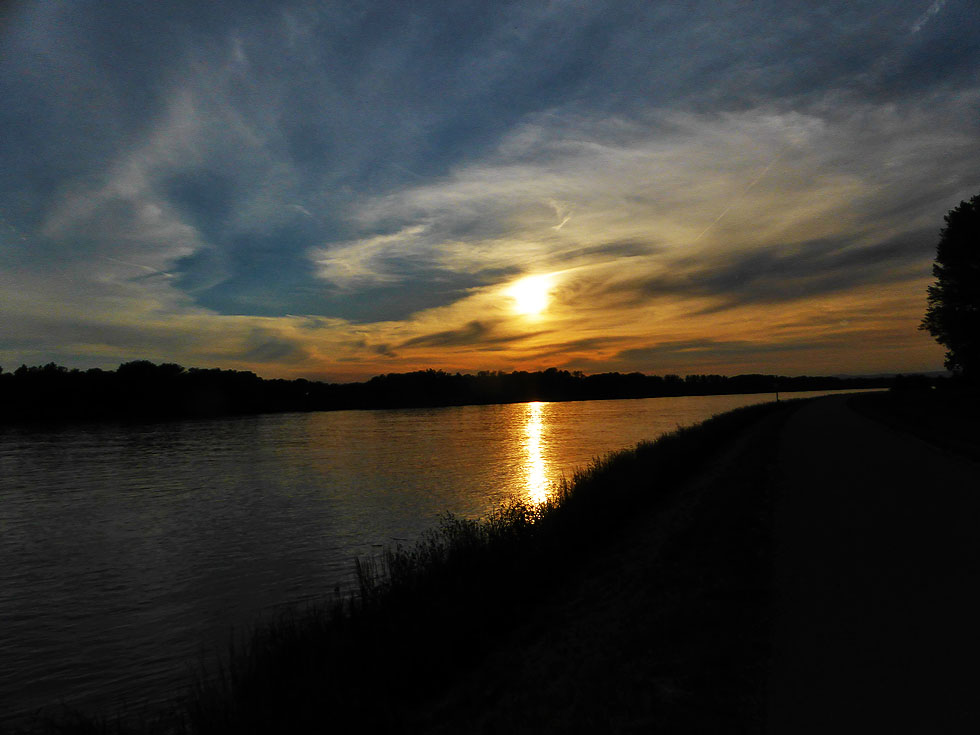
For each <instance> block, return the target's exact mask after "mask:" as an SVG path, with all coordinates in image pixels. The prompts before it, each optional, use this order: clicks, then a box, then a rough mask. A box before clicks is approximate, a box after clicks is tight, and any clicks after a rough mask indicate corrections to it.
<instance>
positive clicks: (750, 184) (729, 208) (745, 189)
mask: <svg viewBox="0 0 980 735" xmlns="http://www.w3.org/2000/svg"><path fill="white" fill-rule="evenodd" d="M782 155H783V151H779V153H777V154H776V155H775V157H774V158H773V159H772V160H771V161H770V162H769V163H768V164H766V167H765V168H764V169H762V171H760V172H759V175H758V176H756V177H755V178H754V179H752V181H750V182H749V184H748V186H746V187H745V188H744V189H742V193H741V194H739V195H738V197H737V198H736V199H735V200H734V201H733V202H732V203H731V204H729V205H728V206H727V207H725V209H724V210H723V211H722V213H721V214H719V215H718V216H717V217H715V221H714V222H712V223H711V224H710V225H708V226H707V227H705V228H704V229H703V230H701V234H700V235H698V236H697V237H695V238H694V240H693V242H697V241H698V240H700V239H701V238H702V237H704V235H705V233H706V232H707V231H708V230H710V229H711V228H712V227H714V226H715V225H716V224H718V223H719V222H721V218H722V217H724V216H725V215H726V214H728V213H729V212H730V211H731V209H732V207H734V206H735V205H736V204H738V202H739V200H740V199H741V198H742V197H744V196H745V195H746V194H748V193H749V190H750V189H751V188H752V187H753V186H755V185H756V184H758V183H759V181H761V180H762V177H763V176H765V175H766V174H767V173H769V169H771V168H772V166H773V164H774V163H776V161H778V160H779V159H780V157H781V156H782Z"/></svg>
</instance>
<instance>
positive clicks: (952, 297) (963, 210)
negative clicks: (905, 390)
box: [919, 194, 980, 378]
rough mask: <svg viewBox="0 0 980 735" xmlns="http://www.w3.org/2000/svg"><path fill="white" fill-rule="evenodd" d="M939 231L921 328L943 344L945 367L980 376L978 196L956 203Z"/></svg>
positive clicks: (979, 218) (979, 197) (979, 216)
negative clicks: (932, 278)
mask: <svg viewBox="0 0 980 735" xmlns="http://www.w3.org/2000/svg"><path fill="white" fill-rule="evenodd" d="M945 220H946V226H945V227H944V228H943V229H942V230H940V231H939V245H938V246H937V247H936V262H935V264H934V265H933V266H932V274H933V275H934V276H935V277H936V282H935V284H933V285H932V286H930V287H929V307H928V308H927V309H926V315H925V317H924V318H923V319H922V324H920V325H919V329H924V330H927V331H928V332H929V333H930V334H931V335H932V336H933V337H935V338H936V341H937V342H938V343H939V344H941V345H942V346H943V347H945V348H946V368H947V369H948V370H953V371H955V372H960V373H962V374H963V375H964V376H966V377H970V378H976V377H977V376H978V374H980V194H978V195H977V196H975V197H973V198H972V199H971V200H970V201H969V202H960V204H959V206H958V207H956V208H954V209H951V210H950V211H949V212H948V213H947V214H946V217H945Z"/></svg>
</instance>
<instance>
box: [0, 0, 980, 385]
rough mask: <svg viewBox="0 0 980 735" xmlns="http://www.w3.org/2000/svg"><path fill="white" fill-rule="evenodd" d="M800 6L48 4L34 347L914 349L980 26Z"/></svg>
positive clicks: (467, 356)
mask: <svg viewBox="0 0 980 735" xmlns="http://www.w3.org/2000/svg"><path fill="white" fill-rule="evenodd" d="M784 5H785V4H783V3H777V2H775V0H772V1H771V2H769V1H768V0H764V1H763V2H760V3H753V4H750V5H748V6H747V5H745V4H743V3H735V2H730V3H729V2H715V1H713V0H712V1H711V2H695V3H691V4H688V5H685V7H684V8H683V9H681V8H679V7H673V6H670V5H664V4H655V3H640V4H623V3H618V2H608V3H606V2H597V3H590V4H588V5H587V6H583V5H581V4H574V3H573V4H569V3H562V2H556V3H549V4H547V5H544V4H541V5H539V4H527V3H519V2H517V3H503V4H494V5H492V6H488V5H487V4H485V3H469V2H460V3H454V4H453V5H452V7H451V8H447V7H446V6H445V4H443V3H427V2H421V3H413V4H412V5H411V6H408V5H406V4H403V3H374V4H368V5H366V6H361V5H356V4H355V5H350V4H335V5H323V4H318V5H317V4H314V5H309V4H306V3H286V4H272V5H270V4H266V5H261V4H260V5H255V4H253V3H233V4H232V5H231V6H230V7H226V6H223V7H222V8H220V9H218V8H210V7H207V8H201V9H197V10H195V12H194V14H193V16H192V15H190V14H188V11H187V10H186V9H183V8H177V9H173V8H171V9H162V8H159V9H156V8H151V9H149V10H147V9H140V10H135V9H127V8H122V7H120V8H116V7H112V8H108V7H107V8H88V7H86V8H85V9H81V8H80V7H78V6H76V5H75V4H71V3H42V4H33V5H31V4H27V5H25V6H24V8H25V9H24V10H23V11H19V12H17V13H14V14H12V15H11V19H10V21H9V23H7V25H5V27H4V29H3V31H2V33H3V47H4V50H5V53H4V55H3V57H2V58H0V88H2V89H3V90H4V97H5V98H8V99H15V100H17V104H16V105H9V106H7V107H6V108H5V109H4V113H3V116H2V117H0V156H2V160H3V161H4V166H3V167H0V216H2V217H3V221H4V223H5V229H4V230H3V231H2V232H0V238H3V239H2V241H0V266H2V268H0V298H2V300H3V303H4V317H5V325H4V328H3V331H4V334H3V337H4V338H5V339H7V342H6V344H8V345H13V344H16V345H21V346H22V345H26V344H31V343H32V342H31V340H32V339H33V344H34V345H36V350H35V353H36V354H38V355H42V354H55V353H57V354H70V353H71V350H72V349H75V350H76V352H77V354H79V355H90V356H96V355H110V354H111V355H113V356H114V357H115V356H118V355H120V354H123V353H130V352H132V351H140V350H151V349H155V350H156V352H157V353H160V354H161V356H162V357H165V358H166V359H178V360H179V359H180V358H179V355H181V354H184V355H188V356H190V357H194V359H204V358H208V359H214V360H217V361H219V362H221V361H225V360H229V361H233V360H239V361H242V362H243V363H245V362H247V361H254V362H255V364H257V365H265V366H267V367H268V369H274V366H276V365H280V366H281V367H280V368H279V369H281V370H283V371H287V372H288V371H293V370H297V371H298V370H301V369H303V370H313V369H315V370H320V371H321V372H323V373H326V372H329V370H330V369H332V367H336V366H342V367H343V369H345V370H349V371H350V372H351V374H354V373H355V372H356V371H372V370H374V369H376V368H377V367H378V366H379V365H383V366H385V368H386V369H387V368H389V367H400V366H404V367H406V368H408V369H411V368H414V367H417V366H418V365H415V364H413V363H412V360H425V361H426V362H427V364H428V363H429V362H437V361H440V360H444V361H446V362H449V361H456V364H459V365H464V366H465V365H475V364H478V363H479V361H481V360H484V361H487V360H489V361H490V362H492V363H494V364H485V365H484V366H485V367H498V366H502V365H501V364H500V363H505V364H511V365H531V364H532V363H534V361H536V360H548V359H553V360H561V359H569V360H579V361H582V360H587V359H588V358H589V355H588V353H589V351H592V352H593V353H594V354H593V355H592V357H594V358H595V359H596V360H599V359H612V357H613V356H614V355H615V354H617V353H623V354H626V352H625V351H626V350H629V349H631V348H636V349H640V348H641V347H648V346H651V345H657V344H666V343H667V342H674V343H677V344H682V343H685V342H692V341H695V340H696V338H698V337H699V335H698V332H699V331H700V332H702V333H705V334H708V336H707V337H705V336H704V334H701V335H700V337H702V338H705V339H711V340H713V341H714V342H716V343H718V344H736V343H741V342H745V343H746V344H747V345H753V344H760V340H759V339H757V338H756V336H755V335H748V334H746V333H744V332H745V330H749V329H750V328H752V327H750V326H749V325H748V324H747V322H746V320H747V319H748V318H749V316H750V317H751V319H753V320H756V321H757V322H758V323H760V324H763V325H766V326H768V327H769V329H770V331H772V330H776V331H779V330H785V331H786V332H792V333H793V335H794V336H793V339H797V340H798V341H799V342H801V343H802V342H804V341H805V340H806V338H807V334H812V335H816V336H815V337H814V339H815V340H817V341H819V339H822V338H823V337H820V335H821V334H822V332H819V330H820V329H822V327H820V326H819V325H820V324H821V323H822V322H821V317H820V314H819V313H818V312H820V310H823V311H825V312H826V313H828V314H829V313H833V314H834V315H835V317H836V318H835V319H834V320H832V321H833V323H834V324H838V325H839V322H840V321H841V320H847V319H849V318H850V315H851V314H854V313H860V314H862V315H863V316H862V317H861V318H859V319H855V321H854V323H862V324H864V325H865V328H867V329H872V327H870V326H868V324H870V323H871V322H875V323H876V324H879V325H883V324H887V325H890V326H888V327H887V328H885V327H880V328H879V327H875V329H879V331H878V332H876V334H878V335H879V336H880V337H881V340H882V343H883V344H884V343H885V342H888V344H891V342H890V341H889V340H892V339H893V331H889V330H893V329H897V328H896V327H894V324H895V322H894V320H893V319H892V317H891V316H890V315H889V313H895V312H896V309H897V310H898V312H900V313H901V314H902V319H904V320H905V321H910V320H911V318H912V317H911V316H910V315H911V314H912V313H913V312H914V311H915V309H918V308H920V306H919V305H918V302H917V299H918V300H921V289H922V282H923V279H925V278H927V266H928V261H929V260H930V258H931V255H932V247H933V245H934V241H935V231H936V230H937V229H938V226H939V224H940V223H941V218H942V214H943V213H944V212H945V211H946V210H947V209H949V208H950V207H951V206H953V205H955V203H956V202H958V201H959V200H960V199H963V198H967V197H968V196H971V195H972V194H974V193H976V186H977V178H976V171H977V170H978V165H980V153H978V152H977V151H978V150H980V147H978V146H977V145H976V143H977V137H978V128H977V125H976V120H977V119H978V117H977V110H978V109H980V93H978V83H977V79H976V68H977V65H978V63H980V47H978V46H977V44H976V42H975V38H974V37H973V35H974V34H973V32H972V29H973V28H975V27H976V22H975V21H976V9H975V8H973V7H972V6H971V5H969V4H965V3H945V4H944V3H943V2H935V3H932V4H931V5H929V6H928V7H926V8H925V10H923V8H924V5H925V4H924V3H922V2H911V1H910V2H899V3H895V4H893V5H891V6H890V7H889V10H888V11H887V12H882V11H881V10H880V8H879V7H878V6H877V4H875V3H872V2H867V3H863V2H854V3H847V7H846V8H845V7H844V6H841V7H836V6H826V5H824V6H816V5H814V6H812V7H800V8H794V10H793V11H792V12H786V9H785V7H784ZM28 6H29V7H28ZM910 29H911V31H912V32H911V33H910V32H909V31H910ZM434 90H438V94H436V93H434ZM531 273H534V274H548V275H549V277H550V278H551V280H552V282H553V283H554V288H553V291H552V293H551V303H550V305H549V307H548V309H547V310H546V311H545V312H544V313H542V314H541V315H539V316H538V317H536V321H534V320H529V319H528V318H526V317H521V316H520V315H517V314H515V313H513V311H512V309H511V308H510V302H509V301H508V299H507V296H506V292H507V288H508V286H509V284H510V283H511V282H513V281H514V280H516V279H517V278H519V277H521V276H523V275H526V274H531ZM902 284H906V286H907V287H908V288H911V287H912V285H914V286H915V289H917V290H916V292H915V294H914V295H909V296H907V297H905V300H904V301H903V300H902V299H901V298H900V297H899V296H897V295H894V296H892V295H889V296H888V297H887V298H886V297H885V296H883V295H881V294H884V293H888V294H893V291H894V293H895V294H897V293H898V290H899V288H900V286H901V285H902ZM910 284H911V285H910ZM869 285H875V286H877V287H878V288H877V293H871V292H870V291H868V290H867V288H868V287H869ZM910 293H911V292H910ZM858 294H860V295H861V298H862V299H864V300H865V303H864V305H863V306H862V305H859V304H858V303H857V301H856V300H857V298H858V297H857V295H858ZM69 315H70V318H69ZM790 317H792V318H790ZM876 320H877V321H876ZM740 330H741V332H740ZM794 330H795V331H794ZM808 330H811V331H809V332H808ZM100 332H101V336H100ZM886 333H887V339H886V337H885V336H882V335H886ZM32 334H33V335H34V336H33V337H31V335H32ZM919 336H921V335H918V334H915V335H913V336H912V337H910V338H909V340H914V339H917V338H918V337H919ZM786 339H789V337H786ZM908 344H912V342H908ZM915 344H918V343H915ZM154 345H156V347H154ZM209 345H210V347H209ZM70 346H74V347H70ZM22 349H24V348H23V347H17V348H16V349H15V348H13V347H10V348H7V351H6V352H2V351H0V356H2V357H3V359H4V360H6V361H8V362H9V361H10V360H11V359H16V355H17V354H21V353H19V352H17V350H22ZM827 349H828V350H831V349H832V347H831V346H829V343H828V346H827ZM833 349H836V348H833ZM896 349H897V348H896ZM916 349H920V348H916ZM922 349H924V348H922ZM45 351H47V352H45ZM167 351H172V352H173V353H174V354H171V355H162V353H163V352H167ZM491 351H492V355H491V358H492V359H491V358H487V357H481V354H484V353H485V354H490V352H491ZM396 352H397V354H396ZM32 354H34V353H32ZM685 354H687V355H688V356H691V355H693V354H695V353H693V352H691V351H688V352H687V353H685ZM719 354H721V352H719ZM759 354H760V355H761V356H763V357H765V356H766V355H767V353H765V352H764V351H760V352H759ZM827 354H830V352H829V351H828V353H827ZM883 354H884V353H883ZM888 354H890V355H893V356H894V355H897V354H898V353H897V352H894V353H888ZM923 354H924V353H923ZM134 356H140V355H134ZM634 357H636V359H639V357H638V356H634ZM92 359H95V358H94V357H93V358H92ZM616 359H626V358H616ZM854 359H857V358H854ZM896 359H898V358H896ZM901 359H906V358H905V357H902V358H901ZM262 360H272V362H261V361H262ZM222 364H227V363H224V362H222ZM583 364H585V363H583ZM624 364H625V363H624ZM338 369H340V368H338Z"/></svg>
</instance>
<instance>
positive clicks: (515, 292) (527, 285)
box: [507, 275, 551, 316]
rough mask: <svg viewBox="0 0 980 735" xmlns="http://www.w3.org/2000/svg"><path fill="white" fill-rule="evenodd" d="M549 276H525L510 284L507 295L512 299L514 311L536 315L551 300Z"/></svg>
mask: <svg viewBox="0 0 980 735" xmlns="http://www.w3.org/2000/svg"><path fill="white" fill-rule="evenodd" d="M550 291H551V276H548V275H542V276H527V277H526V278H522V279H521V280H519V281H517V283H515V284H514V285H513V286H511V287H510V288H509V289H508V291H507V295H508V296H510V298H511V299H513V301H514V311H516V312H517V313H518V314H523V315H525V316H538V315H539V314H541V313H542V312H543V311H544V310H545V309H546V308H547V307H548V303H549V301H550V300H551V296H550Z"/></svg>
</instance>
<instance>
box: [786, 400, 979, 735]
mask: <svg viewBox="0 0 980 735" xmlns="http://www.w3.org/2000/svg"><path fill="white" fill-rule="evenodd" d="M776 451H777V452H778V465H779V474H778V478H779V479H778V487H779V493H778V503H777V509H776V522H775V536H776V538H775V544H776V549H775V553H776V564H777V571H776V589H775V595H776V612H775V620H774V644H773V645H774V651H773V667H772V677H771V686H770V693H769V696H770V698H769V731H770V732H771V733H773V734H774V735H781V734H782V733H787V734H788V733H792V734H794V735H798V734H800V733H851V732H854V733H869V732H881V733H896V732H917V733H961V732H962V733H966V732H969V733H977V732H980V603H978V600H980V464H977V463H975V462H972V461H969V460H967V459H963V458H960V457H957V456H953V455H950V454H947V453H944V452H943V451H941V450H939V449H935V448H933V447H932V446H930V445H928V444H926V443H924V442H922V441H920V440H918V439H915V438H913V437H911V436H908V435H905V434H900V433H897V432H895V431H893V430H891V429H888V428H887V427H885V426H883V425H881V424H878V423H876V422H874V421H872V420H870V419H866V418H864V417H862V416H859V415H857V414H856V413H854V412H853V411H851V410H850V409H849V408H848V407H847V404H846V399H844V398H829V399H822V400H819V401H815V402H813V403H812V404H810V405H807V406H804V407H803V408H802V409H801V410H800V411H798V412H797V413H796V414H795V415H794V416H793V417H792V418H791V419H790V421H789V422H788V424H787V425H786V427H785V430H784V432H783V435H782V440H781V443H780V445H779V447H778V448H776Z"/></svg>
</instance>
